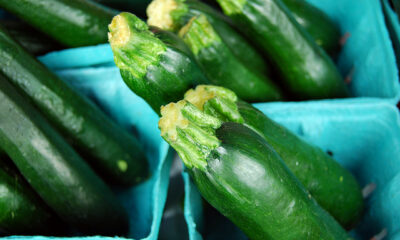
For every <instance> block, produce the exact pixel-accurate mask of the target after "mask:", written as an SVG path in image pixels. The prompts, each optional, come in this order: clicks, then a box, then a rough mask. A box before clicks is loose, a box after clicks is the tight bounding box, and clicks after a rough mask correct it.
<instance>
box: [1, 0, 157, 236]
mask: <svg viewBox="0 0 400 240" xmlns="http://www.w3.org/2000/svg"><path fill="white" fill-rule="evenodd" d="M0 7H3V8H5V9H7V10H9V11H10V12H12V13H14V14H16V15H17V16H19V17H21V18H22V19H24V20H26V21H28V22H29V23H32V24H33V25H34V27H36V28H38V29H39V30H41V31H43V32H45V33H47V34H48V35H49V36H51V37H52V38H54V41H58V42H59V44H60V45H67V46H71V47H73V46H82V45H90V44H97V43H102V42H105V41H106V39H107V24H108V23H109V21H110V19H111V17H112V16H113V14H114V12H113V11H112V10H108V9H106V8H104V7H102V6H100V5H96V4H94V3H92V2H86V1H81V0H73V1H70V0H68V1H63V0H57V1H53V0H47V1H46V0H40V1H37V0H31V1H30V0H28V1H0ZM63 10H65V11H63ZM66 10H68V11H66ZM74 14H78V15H79V16H80V18H77V19H75V20H76V21H66V19H68V18H70V17H71V16H74ZM55 16H57V17H55ZM49 19H51V20H50V21H49ZM80 19H81V22H79V20H80ZM28 46H29V45H28ZM25 47H27V46H25ZM0 55H1V56H2V57H1V58H0V109H1V111H0V149H2V151H1V153H2V154H1V156H0V179H1V180H0V192H1V194H0V210H1V211H0V212H1V214H0V231H1V232H2V233H4V234H12V235H14V234H39V235H68V234H70V233H71V232H78V233H81V234H85V235H109V236H115V235H120V236H124V235H126V234H127V233H128V231H129V218H128V214H127V212H126V209H124V207H123V206H122V204H121V203H120V202H119V201H118V199H117V197H116V196H115V195H114V193H113V192H112V190H111V188H110V186H109V185H107V184H110V185H118V186H122V187H130V186H133V185H136V184H138V183H140V182H142V181H144V180H146V179H147V178H148V177H149V169H148V162H147V160H146V157H145V154H144V152H143V150H142V144H141V143H140V142H139V141H138V139H136V138H135V137H134V136H133V135H131V134H129V133H128V132H127V131H126V130H124V129H122V128H121V127H120V126H118V125H117V124H116V123H114V122H113V120H111V119H110V118H109V117H108V116H106V114H105V113H103V112H102V111H101V110H100V109H99V108H98V107H97V106H96V105H95V104H93V103H92V102H91V101H90V100H88V99H87V98H85V97H84V96H82V95H80V94H79V93H78V92H76V91H75V90H74V89H72V88H71V87H70V86H69V85H67V84H66V83H65V82H63V81H62V80H61V79H59V78H58V77H57V76H56V75H54V74H53V73H52V72H51V71H50V70H48V69H47V68H46V67H45V66H44V65H42V64H41V63H40V62H38V61H37V60H36V59H35V58H34V57H33V56H32V55H31V54H30V53H29V52H28V50H27V49H25V48H24V47H22V46H21V45H20V44H19V43H17V41H16V40H14V39H13V38H12V37H11V36H10V34H9V33H8V31H7V30H6V29H5V28H3V27H0Z"/></svg>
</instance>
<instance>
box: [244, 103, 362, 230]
mask: <svg viewBox="0 0 400 240" xmlns="http://www.w3.org/2000/svg"><path fill="white" fill-rule="evenodd" d="M237 106H238V110H239V112H240V115H241V116H242V117H243V119H244V123H245V125H246V126H249V127H251V128H252V129H254V130H255V131H256V132H258V133H259V134H260V135H261V136H263V137H264V138H265V140H267V142H268V143H269V144H271V146H272V147H273V148H274V149H275V151H276V152H277V153H278V154H279V155H280V156H281V157H282V159H283V160H284V162H285V163H286V165H287V166H288V168H289V169H290V170H291V171H292V173H293V174H294V175H295V176H296V177H297V178H298V179H299V180H300V182H301V183H302V184H303V185H304V186H305V187H306V189H307V190H308V191H309V192H310V194H311V195H312V196H313V197H314V198H315V200H316V201H317V202H318V203H319V205H321V206H322V207H323V208H324V209H325V210H326V211H328V212H329V213H330V214H331V215H332V216H333V217H335V218H336V220H337V221H338V222H339V223H341V224H342V225H343V226H344V227H346V228H347V229H350V228H352V227H353V226H354V225H355V224H356V223H357V221H358V220H359V219H360V217H361V215H362V212H363V197H362V194H361V188H360V186H359V185H358V183H357V181H356V179H355V178H354V177H353V176H352V174H351V173H350V172H349V171H347V170H346V169H345V168H343V167H342V166H340V165H339V164H338V163H337V162H336V161H335V160H333V159H332V158H331V157H330V156H329V155H328V154H326V153H325V152H324V151H322V150H321V149H320V148H318V147H316V146H313V145H311V144H309V143H307V142H305V141H304V140H302V139H300V138H299V137H297V136H296V135H295V134H293V133H292V132H291V131H289V130H288V129H286V128H285V127H283V126H281V125H280V124H278V123H276V122H274V121H273V120H271V119H270V118H268V117H267V116H265V115H264V114H263V113H262V112H260V111H259V110H257V109H255V108H254V107H253V106H251V105H250V104H248V103H245V102H242V101H239V102H238V103H237Z"/></svg>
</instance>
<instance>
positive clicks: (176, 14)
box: [147, 0, 269, 73]
mask: <svg viewBox="0 0 400 240" xmlns="http://www.w3.org/2000/svg"><path fill="white" fill-rule="evenodd" d="M200 14H203V15H205V16H206V17H207V20H208V21H209V22H210V23H211V25H212V26H213V28H214V29H215V31H216V32H217V33H218V35H219V36H220V37H221V39H222V40H223V41H224V42H225V44H226V45H227V46H228V47H229V49H230V50H231V51H232V53H233V54H234V55H235V56H236V57H237V58H238V59H239V60H240V61H242V63H243V64H246V66H247V67H250V68H252V69H253V70H256V71H260V72H261V73H269V69H268V65H267V64H266V62H265V61H264V59H263V57H262V56H261V55H260V54H259V53H258V52H257V51H256V50H255V49H254V48H253V46H251V44H250V43H249V42H248V41H247V40H246V39H245V38H244V37H243V36H242V35H241V34H239V33H238V32H236V30H234V29H233V27H232V24H233V23H232V22H231V20H230V19H229V18H227V17H226V16H224V15H223V14H221V13H220V12H218V11H217V10H215V9H214V8H212V7H210V6H208V5H207V4H205V3H202V2H199V1H196V0H153V2H152V3H151V4H150V5H149V6H148V8H147V15H148V17H149V19H148V21H147V22H148V24H149V25H153V26H157V27H159V28H161V29H165V30H169V31H178V30H179V29H181V28H182V27H183V26H184V25H186V24H187V23H188V22H189V20H190V19H191V18H192V17H194V16H198V15H200Z"/></svg>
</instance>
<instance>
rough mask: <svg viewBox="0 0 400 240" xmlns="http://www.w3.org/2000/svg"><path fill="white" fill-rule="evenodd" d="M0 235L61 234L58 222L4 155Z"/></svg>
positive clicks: (1, 158)
mask: <svg viewBox="0 0 400 240" xmlns="http://www.w3.org/2000/svg"><path fill="white" fill-rule="evenodd" d="M0 232H5V233H7V234H12V235H16V234H18V235H31V234H40V235H54V234H59V233H61V221H60V220H59V219H58V218H57V217H56V216H55V215H54V213H53V212H52V211H51V210H50V209H49V207H48V206H46V204H45V203H44V202H43V201H42V200H41V199H40V198H39V196H38V195H37V194H36V193H35V192H34V191H33V190H32V188H31V187H30V186H29V185H28V183H27V182H26V181H25V180H24V179H23V177H22V176H21V175H20V173H19V172H18V170H16V169H15V166H13V165H12V163H11V162H10V159H8V158H7V157H4V156H0Z"/></svg>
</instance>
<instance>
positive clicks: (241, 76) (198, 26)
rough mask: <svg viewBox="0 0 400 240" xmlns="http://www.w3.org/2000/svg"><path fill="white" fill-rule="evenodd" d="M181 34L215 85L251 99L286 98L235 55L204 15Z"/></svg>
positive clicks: (190, 22) (260, 100)
mask: <svg viewBox="0 0 400 240" xmlns="http://www.w3.org/2000/svg"><path fill="white" fill-rule="evenodd" d="M179 36H180V37H181V38H182V39H183V41H184V42H185V43H186V44H187V45H188V46H189V47H190V49H191V50H192V52H193V54H194V56H195V57H196V60H197V62H198V63H199V65H200V67H201V68H202V69H203V72H204V73H205V74H206V75H207V77H208V78H209V79H210V81H211V82H212V83H213V84H215V85H219V86H223V87H226V88H229V89H231V90H233V91H234V92H235V93H236V94H237V95H238V96H239V97H240V98H242V99H244V100H246V101H249V102H262V101H273V100H280V99H281V98H282V95H281V93H280V90H279V89H278V87H276V86H275V85H274V83H273V82H272V81H271V80H270V79H269V78H268V77H266V76H263V75H261V74H259V73H258V72H255V71H252V70H251V69H250V68H247V67H246V66H245V65H243V64H242V63H241V62H240V61H239V60H238V59H237V58H236V56H234V55H233V53H232V52H231V51H230V49H229V48H228V47H227V46H226V44H225V43H224V42H223V41H222V39H221V38H220V36H219V35H218V33H217V32H216V31H215V30H214V28H213V27H212V26H211V24H210V23H209V22H208V21H207V18H206V17H205V16H204V15H198V16H195V17H193V18H192V19H191V20H190V21H189V23H188V24H187V25H185V26H184V27H183V28H182V29H181V30H180V31H179Z"/></svg>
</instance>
